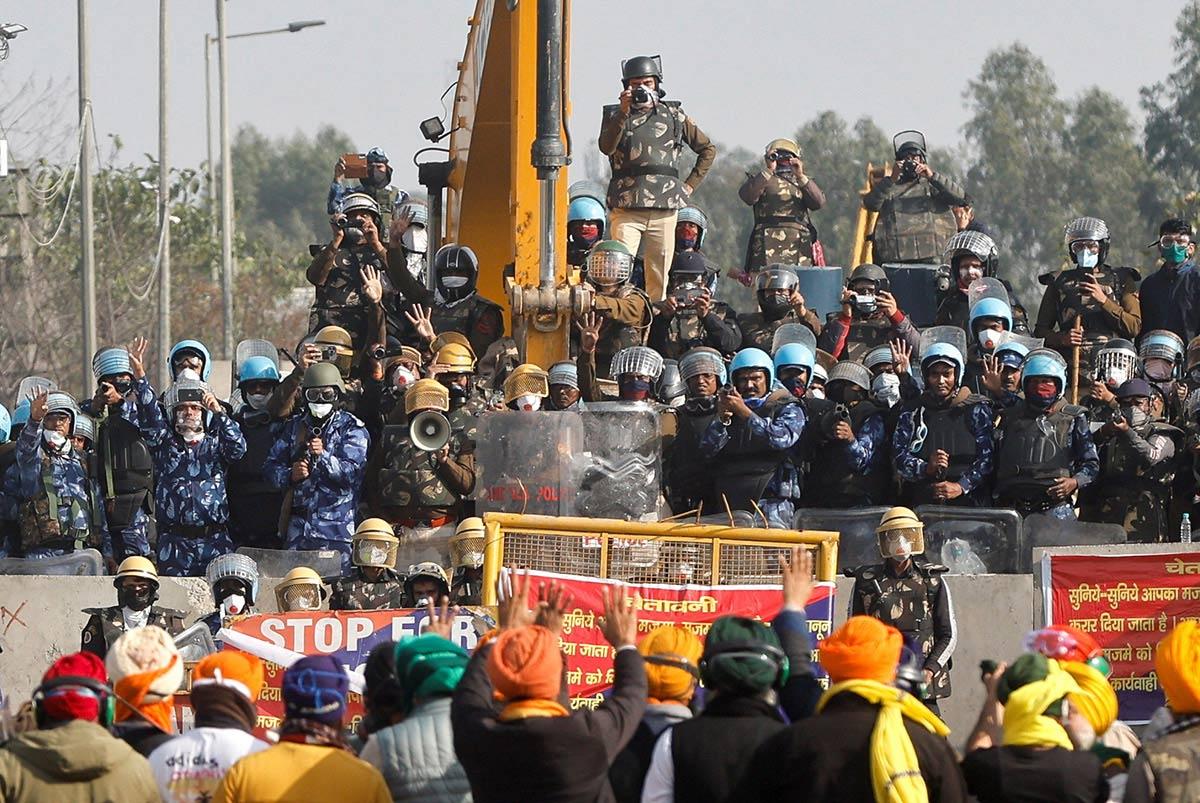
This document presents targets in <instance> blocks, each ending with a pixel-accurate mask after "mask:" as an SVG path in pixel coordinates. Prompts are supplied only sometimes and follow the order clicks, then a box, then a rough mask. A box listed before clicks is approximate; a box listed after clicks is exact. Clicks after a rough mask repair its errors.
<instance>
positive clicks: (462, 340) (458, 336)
mask: <svg viewBox="0 0 1200 803" xmlns="http://www.w3.org/2000/svg"><path fill="white" fill-rule="evenodd" d="M451 343H457V344H458V345H460V346H465V347H466V349H467V351H469V352H471V359H472V360H478V359H479V357H478V355H476V354H475V347H474V346H472V345H471V341H470V340H468V339H467V336H466V335H464V334H463V333H462V332H453V331H451V332H440V333H439V334H438V335H437V337H435V338H434V339H433V342H432V343H430V344H429V350H430V351H431V352H432V353H434V354H437V353H438V352H439V351H441V350H442V347H443V346H448V345H450V344H451Z"/></svg>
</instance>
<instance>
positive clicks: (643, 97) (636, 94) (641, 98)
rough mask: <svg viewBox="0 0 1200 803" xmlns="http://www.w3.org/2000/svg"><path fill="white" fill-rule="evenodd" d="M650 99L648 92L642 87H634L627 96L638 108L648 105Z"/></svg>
mask: <svg viewBox="0 0 1200 803" xmlns="http://www.w3.org/2000/svg"><path fill="white" fill-rule="evenodd" d="M652 97H653V96H652V95H651V94H650V90H649V89H646V87H644V86H635V87H634V88H633V91H632V92H631V93H630V95H629V99H630V100H632V101H633V102H634V103H635V104H637V105H639V106H644V105H645V104H647V103H649V102H650V100H651V98H652Z"/></svg>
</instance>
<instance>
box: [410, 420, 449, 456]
mask: <svg viewBox="0 0 1200 803" xmlns="http://www.w3.org/2000/svg"><path fill="white" fill-rule="evenodd" d="M408 437H409V440H411V441H412V443H413V446H416V447H417V448H418V449H420V450H421V451H423V452H436V451H437V450H438V449H441V448H442V447H443V446H445V445H446V444H447V443H449V442H450V421H449V419H447V418H446V416H444V415H442V414H441V413H439V412H437V411H436V410H426V411H425V412H423V413H417V414H416V415H415V416H413V420H412V421H411V422H410V423H409V425H408Z"/></svg>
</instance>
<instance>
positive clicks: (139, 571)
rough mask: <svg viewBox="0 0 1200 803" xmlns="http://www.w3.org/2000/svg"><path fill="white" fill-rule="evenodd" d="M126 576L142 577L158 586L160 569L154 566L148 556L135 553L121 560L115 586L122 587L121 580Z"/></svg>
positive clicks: (114, 582)
mask: <svg viewBox="0 0 1200 803" xmlns="http://www.w3.org/2000/svg"><path fill="white" fill-rule="evenodd" d="M126 577H142V578H145V579H146V580H149V581H150V582H152V583H154V587H155V588H158V570H157V569H155V568H154V564H153V563H151V562H150V561H149V559H147V558H143V557H141V556H140V555H134V556H132V557H129V558H125V560H123V561H121V565H120V566H118V567H117V575H116V577H114V578H113V587H114V588H120V587H121V581H122V580H124V579H125V578H126Z"/></svg>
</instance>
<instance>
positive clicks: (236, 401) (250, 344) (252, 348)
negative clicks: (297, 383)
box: [229, 339, 282, 410]
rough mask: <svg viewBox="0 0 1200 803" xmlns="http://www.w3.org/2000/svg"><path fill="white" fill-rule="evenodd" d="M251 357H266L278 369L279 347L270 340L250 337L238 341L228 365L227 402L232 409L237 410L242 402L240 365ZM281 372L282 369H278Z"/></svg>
mask: <svg viewBox="0 0 1200 803" xmlns="http://www.w3.org/2000/svg"><path fill="white" fill-rule="evenodd" d="M251 357H266V358H267V359H269V360H270V361H271V362H272V363H274V365H275V370H277V371H279V370H280V369H279V349H277V348H276V347H275V344H274V343H272V342H271V341H270V340H260V339H250V340H242V341H239V342H238V344H237V347H236V348H235V349H234V351H233V362H232V363H231V364H230V366H229V387H230V388H231V390H230V392H229V404H230V405H231V406H232V407H233V409H234V410H237V409H238V408H239V407H241V406H242V404H243V401H244V400H243V399H242V391H241V388H239V387H238V376H239V375H240V374H241V371H242V365H244V364H245V362H246V360H248V359H250V358H251ZM280 373H282V371H280Z"/></svg>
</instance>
